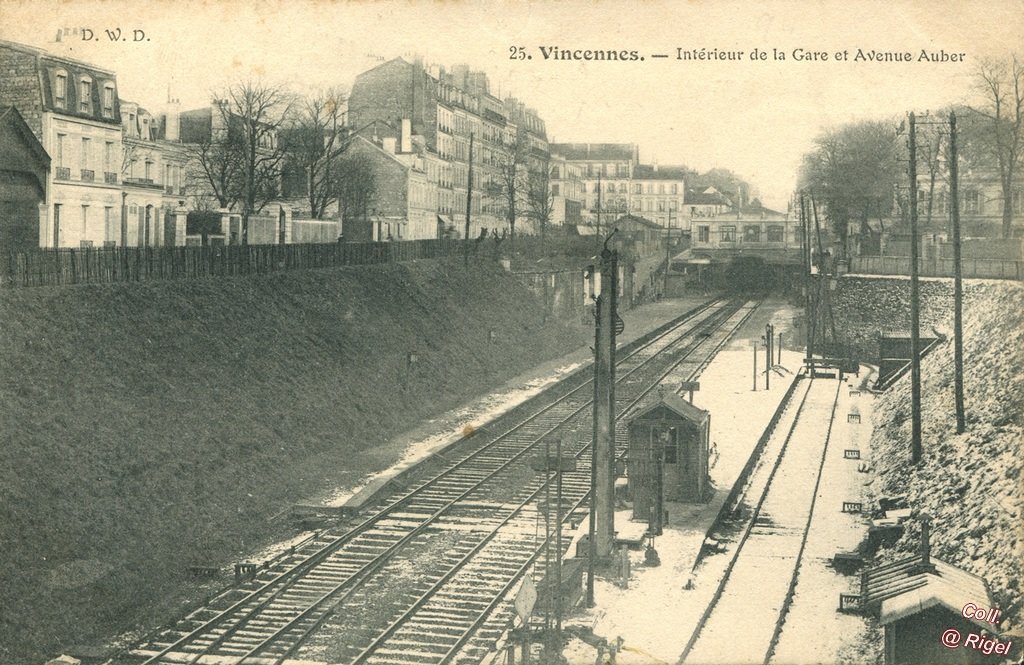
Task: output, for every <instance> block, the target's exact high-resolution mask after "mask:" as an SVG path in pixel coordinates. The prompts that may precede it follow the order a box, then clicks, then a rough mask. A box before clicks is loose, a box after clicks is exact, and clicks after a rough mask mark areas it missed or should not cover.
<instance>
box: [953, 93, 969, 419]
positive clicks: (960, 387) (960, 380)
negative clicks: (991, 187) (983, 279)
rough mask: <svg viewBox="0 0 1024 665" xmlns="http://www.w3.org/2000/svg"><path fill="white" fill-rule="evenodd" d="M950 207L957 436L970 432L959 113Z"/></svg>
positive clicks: (954, 133) (954, 130)
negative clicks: (966, 405) (966, 404)
mask: <svg viewBox="0 0 1024 665" xmlns="http://www.w3.org/2000/svg"><path fill="white" fill-rule="evenodd" d="M949 203H950V205H951V206H952V207H953V210H952V213H953V354H954V355H953V372H954V379H953V381H954V386H953V393H954V398H953V399H954V401H955V402H956V433H957V434H963V433H964V430H965V429H967V423H966V418H965V415H964V329H963V324H964V322H963V314H964V311H963V310H964V285H963V269H962V266H961V256H960V169H959V165H958V164H957V149H956V113H953V112H952V111H951V112H950V114H949Z"/></svg>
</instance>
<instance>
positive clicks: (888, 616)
mask: <svg viewBox="0 0 1024 665" xmlns="http://www.w3.org/2000/svg"><path fill="white" fill-rule="evenodd" d="M930 562H931V564H932V568H931V569H930V570H925V569H924V568H923V567H922V566H921V556H920V555H919V554H915V555H913V556H910V557H907V558H905V559H901V560H899V561H895V562H893V563H889V564H884V565H881V566H875V567H874V568H871V569H870V570H868V571H867V572H866V573H864V580H863V589H864V599H863V600H864V607H865V608H866V609H868V610H870V611H874V612H877V613H878V616H879V621H880V623H882V624H883V625H885V624H888V623H892V622H894V621H898V620H900V619H902V618H904V617H907V616H911V615H914V614H917V613H918V612H923V611H924V610H927V609H929V608H931V607H934V606H937V605H941V606H943V607H945V608H947V609H949V610H950V611H951V612H954V613H956V614H960V610H961V608H963V606H964V604H965V603H968V602H974V603H976V604H979V605H982V604H986V603H987V605H986V606H991V603H992V596H991V595H990V594H989V592H988V585H987V584H986V583H985V580H983V579H982V578H980V577H978V576H977V575H972V574H971V573H968V572H966V571H964V570H961V569H960V568H957V567H956V566H952V565H950V564H948V563H946V562H944V561H942V560H940V559H936V558H935V557H930ZM972 621H974V623H977V624H978V626H979V627H982V628H987V627H988V624H985V623H984V622H979V621H977V620H973V619H972Z"/></svg>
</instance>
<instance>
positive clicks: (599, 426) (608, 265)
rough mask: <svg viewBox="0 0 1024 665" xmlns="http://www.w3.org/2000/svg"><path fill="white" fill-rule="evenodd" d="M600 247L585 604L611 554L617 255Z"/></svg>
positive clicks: (592, 598) (613, 527) (612, 538)
mask: <svg viewBox="0 0 1024 665" xmlns="http://www.w3.org/2000/svg"><path fill="white" fill-rule="evenodd" d="M614 234H615V232H614V231H612V233H611V234H609V235H608V238H607V239H605V242H604V249H603V250H602V251H601V293H600V295H598V297H597V303H596V309H597V317H596V321H595V326H594V354H595V356H594V405H593V406H594V430H593V443H592V444H591V462H590V470H591V475H590V482H591V486H590V530H589V534H590V548H589V549H590V552H589V561H588V570H587V602H588V604H590V605H593V601H594V569H595V567H596V563H597V559H598V558H604V557H607V556H608V555H610V554H611V551H612V545H613V544H614V537H615V337H616V333H615V325H616V322H617V320H618V314H617V312H616V309H617V303H616V299H617V289H618V277H617V273H618V253H617V252H616V251H615V250H611V249H608V240H610V239H611V237H612V236H613V235H614Z"/></svg>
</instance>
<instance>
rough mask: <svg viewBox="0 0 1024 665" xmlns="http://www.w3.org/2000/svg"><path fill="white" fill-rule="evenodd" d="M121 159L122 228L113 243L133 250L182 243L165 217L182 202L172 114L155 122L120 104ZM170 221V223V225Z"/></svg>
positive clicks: (181, 165) (182, 162)
mask: <svg viewBox="0 0 1024 665" xmlns="http://www.w3.org/2000/svg"><path fill="white" fill-rule="evenodd" d="M121 124H122V144H123V145H122V147H123V156H122V160H121V164H120V171H121V183H122V190H123V198H124V205H125V207H126V210H125V224H124V225H123V226H122V228H121V239H120V242H118V243H117V244H119V245H127V246H138V247H158V246H162V245H181V244H184V239H183V238H178V237H177V236H178V235H180V233H179V229H177V228H176V226H175V225H174V223H170V224H169V223H167V216H168V213H170V212H171V211H174V210H176V209H179V208H182V207H184V205H185V202H186V189H185V168H186V161H187V160H186V155H185V150H184V147H183V146H182V145H181V142H180V140H179V134H178V125H177V114H175V113H173V112H170V113H167V114H165V115H164V116H163V117H162V118H160V117H156V116H154V115H153V114H151V113H150V112H149V111H147V110H146V109H144V108H142V107H141V106H139V105H138V104H136V103H135V102H129V101H126V100H121ZM175 222H176V220H175Z"/></svg>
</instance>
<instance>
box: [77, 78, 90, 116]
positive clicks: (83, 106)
mask: <svg viewBox="0 0 1024 665" xmlns="http://www.w3.org/2000/svg"><path fill="white" fill-rule="evenodd" d="M78 85H79V89H80V90H81V92H80V93H79V95H78V110H79V111H80V112H82V113H91V112H92V80H91V79H89V78H88V77H85V76H83V77H82V78H81V79H80V80H79V83H78Z"/></svg>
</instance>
